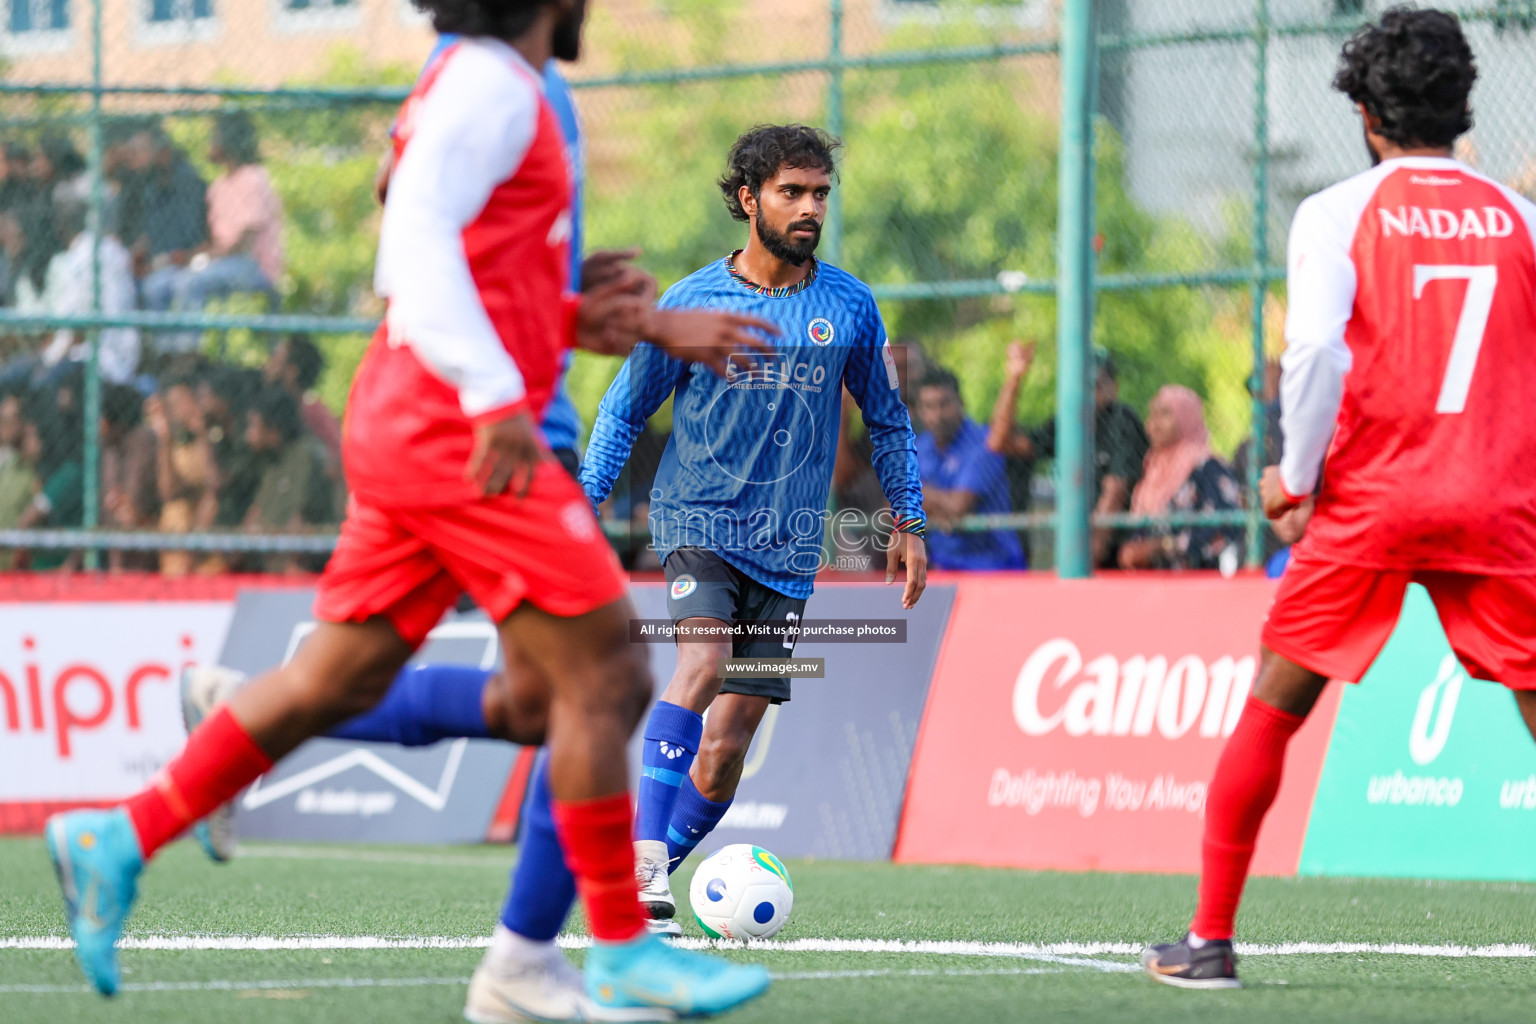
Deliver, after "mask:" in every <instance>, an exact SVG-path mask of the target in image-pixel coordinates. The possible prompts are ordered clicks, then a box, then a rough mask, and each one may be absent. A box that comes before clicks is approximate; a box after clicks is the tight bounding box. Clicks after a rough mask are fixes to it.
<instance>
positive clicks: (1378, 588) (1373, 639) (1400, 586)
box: [1264, 558, 1536, 690]
mask: <svg viewBox="0 0 1536 1024" xmlns="http://www.w3.org/2000/svg"><path fill="white" fill-rule="evenodd" d="M1410 583H1418V584H1422V585H1423V587H1424V589H1425V590H1427V591H1429V596H1430V599H1431V600H1433V601H1434V602H1435V611H1436V612H1437V613H1439V616H1440V624H1441V625H1442V626H1444V627H1445V635H1446V638H1447V639H1449V640H1450V643H1451V649H1452V650H1453V651H1455V652H1456V657H1458V658H1459V659H1461V663H1462V665H1463V666H1465V667H1466V670H1467V672H1468V673H1470V674H1471V675H1472V676H1473V677H1474V678H1476V679H1486V680H1491V681H1495V682H1500V683H1503V684H1504V685H1505V686H1507V687H1509V688H1510V689H1512V690H1536V576H1480V575H1475V574H1473V573H1464V572H1443V571H1439V570H1418V571H1410V570H1400V569H1368V568H1363V567H1361V566H1355V565H1340V564H1338V563H1335V562H1327V561H1318V560H1313V559H1308V558H1296V559H1293V560H1292V562H1291V564H1290V567H1289V568H1288V569H1286V571H1285V575H1284V576H1283V577H1281V580H1280V589H1279V591H1278V592H1277V593H1276V594H1275V603H1274V606H1273V607H1271V608H1270V610H1269V621H1268V622H1266V623H1265V624H1264V646H1265V647H1268V648H1269V649H1270V650H1272V651H1274V652H1275V653H1276V654H1279V655H1281V656H1282V657H1285V658H1288V659H1289V660H1291V661H1294V662H1295V663H1296V664H1298V665H1300V666H1302V667H1303V668H1308V669H1311V670H1312V671H1314V672H1318V673H1321V674H1323V675H1326V676H1329V677H1330V678H1333V679H1345V680H1350V681H1358V680H1359V679H1360V678H1361V677H1362V676H1364V675H1365V673H1366V670H1367V669H1369V668H1370V667H1371V663H1372V662H1374V661H1375V660H1376V656H1377V655H1378V654H1380V653H1381V649H1382V647H1384V646H1385V645H1386V642H1387V638H1388V637H1389V636H1391V635H1392V630H1393V628H1394V627H1396V625H1397V619H1398V615H1399V614H1400V613H1401V612H1402V608H1403V596H1404V593H1405V592H1406V591H1407V589H1408V584H1410Z"/></svg>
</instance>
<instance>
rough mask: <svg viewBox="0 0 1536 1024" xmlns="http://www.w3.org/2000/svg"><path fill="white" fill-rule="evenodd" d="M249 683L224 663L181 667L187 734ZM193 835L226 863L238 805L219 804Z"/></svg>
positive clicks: (231, 850)
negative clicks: (223, 664) (225, 666)
mask: <svg viewBox="0 0 1536 1024" xmlns="http://www.w3.org/2000/svg"><path fill="white" fill-rule="evenodd" d="M243 685H245V673H244V672H236V671H235V670H234V669H232V668H224V667H223V666H222V665H188V666H187V667H186V668H184V669H182V670H181V720H182V722H183V723H184V724H185V725H186V727H187V735H188V736H190V735H192V731H193V730H194V729H196V728H197V727H198V726H199V725H202V724H203V721H204V719H206V718H207V717H208V716H209V715H211V714H213V709H214V708H216V707H218V706H219V705H220V704H223V703H224V702H225V701H227V700H229V698H231V697H233V696H234V695H235V691H236V690H238V689H240V687H241V686H243ZM192 835H193V836H195V837H196V839H197V842H198V844H199V845H200V846H202V848H203V852H204V853H206V854H208V856H209V857H210V858H212V859H213V860H214V861H216V862H218V863H220V864H222V863H224V862H225V861H227V860H229V859H230V858H231V857H233V856H234V855H235V845H236V843H235V808H234V806H233V805H232V804H230V803H227V802H226V803H222V804H220V805H219V806H217V807H215V808H214V809H213V810H212V811H211V812H210V813H209V815H208V817H206V818H204V819H203V820H202V821H200V822H198V823H197V824H196V825H193V826H192Z"/></svg>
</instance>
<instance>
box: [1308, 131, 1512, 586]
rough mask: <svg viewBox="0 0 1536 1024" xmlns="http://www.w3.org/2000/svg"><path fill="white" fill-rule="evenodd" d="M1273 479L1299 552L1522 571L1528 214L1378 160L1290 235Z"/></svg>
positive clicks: (1480, 188) (1484, 190) (1502, 199)
mask: <svg viewBox="0 0 1536 1024" xmlns="http://www.w3.org/2000/svg"><path fill="white" fill-rule="evenodd" d="M1288 302H1289V308H1288V312H1287V318H1286V341H1287V349H1286V353H1285V357H1284V359H1283V360H1282V365H1283V367H1284V375H1283V377H1282V380H1281V404H1282V428H1283V430H1284V435H1285V445H1284V455H1283V457H1282V459H1281V466H1280V475H1281V481H1282V484H1283V486H1284V487H1285V490H1286V492H1287V493H1288V494H1290V495H1291V496H1293V497H1298V498H1299V497H1302V496H1305V495H1307V494H1311V493H1313V492H1314V490H1315V492H1316V495H1317V513H1316V515H1315V516H1314V518H1313V520H1312V522H1311V525H1310V526H1309V527H1308V528H1307V534H1306V537H1305V538H1304V539H1303V540H1302V541H1301V542H1300V545H1299V546H1298V551H1304V552H1305V553H1306V554H1308V555H1310V556H1313V557H1316V558H1321V559H1326V560H1329V561H1334V562H1339V563H1344V564H1349V565H1358V566H1367V567H1374V568H1383V569H1440V570H1449V571H1458V572H1469V573H1483V574H1493V575H1527V574H1536V415H1533V408H1532V406H1533V401H1536V206H1533V205H1532V204H1531V203H1530V202H1528V201H1527V200H1525V199H1524V198H1523V197H1521V196H1519V195H1518V194H1516V193H1515V192H1513V191H1512V190H1510V189H1509V188H1507V187H1505V186H1503V185H1501V184H1499V183H1497V182H1495V181H1492V180H1491V179H1489V178H1486V177H1484V176H1483V175H1481V174H1478V173H1477V172H1475V171H1473V170H1472V169H1471V168H1469V167H1467V166H1466V165H1464V164H1461V163H1459V162H1457V161H1455V160H1450V159H1440V158H1417V157H1415V158H1404V159H1399V160H1391V161H1387V162H1384V163H1382V164H1381V165H1379V166H1377V167H1375V168H1373V169H1372V170H1370V171H1367V172H1366V173H1364V174H1361V175H1357V176H1356V177H1354V178H1350V179H1349V180H1347V181H1344V182H1341V183H1340V184H1338V185H1335V186H1333V187H1332V188H1329V189H1327V190H1325V191H1323V192H1320V193H1318V194H1317V195H1314V196H1312V197H1311V198H1309V199H1307V200H1306V201H1305V202H1304V203H1302V205H1301V207H1300V209H1299V210H1297V213H1296V219H1295V222H1294V224H1293V226H1292V229H1291V239H1290V253H1289V294H1288Z"/></svg>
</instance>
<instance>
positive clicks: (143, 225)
mask: <svg viewBox="0 0 1536 1024" xmlns="http://www.w3.org/2000/svg"><path fill="white" fill-rule="evenodd" d="M258 143H259V140H258V138H257V133H256V127H255V124H254V122H253V121H252V120H251V118H250V115H249V114H246V113H244V112H243V111H227V112H224V113H221V114H219V115H218V117H217V118H215V120H214V122H213V131H212V134H211V142H210V145H209V147H208V151H207V153H206V154H203V155H204V156H205V157H206V163H207V166H209V167H211V168H213V169H214V170H215V172H216V173H215V174H214V175H213V180H212V181H211V182H205V180H204V178H203V175H202V174H201V173H200V172H199V171H198V169H197V167H196V166H195V165H194V163H193V161H192V160H191V159H190V158H189V156H188V154H187V153H186V152H185V151H184V150H183V149H182V148H181V147H179V146H178V145H177V144H176V143H175V141H174V140H173V139H172V138H171V137H170V135H169V134H167V132H166V130H165V128H164V126H163V125H162V124H161V122H160V121H158V120H156V119H153V118H147V119H119V120H114V121H112V122H111V123H110V124H109V126H108V130H107V133H106V137H105V138H104V140H103V164H102V172H103V188H104V195H103V197H102V200H103V202H102V206H101V209H102V216H101V217H100V220H101V222H102V223H100V224H99V225H97V224H93V223H92V217H91V216H90V211H91V209H92V207H93V202H92V200H93V196H92V186H91V178H90V176H89V175H88V174H87V173H86V162H85V160H84V158H83V157H82V156H81V155H80V152H79V150H78V149H76V148H75V145H74V143H73V141H71V140H70V139H69V138H68V137H67V136H62V135H45V136H43V137H42V138H41V139H40V140H39V141H38V142H37V143H36V144H35V145H33V146H26V145H22V144H19V143H11V144H9V145H6V146H4V147H0V306H5V307H9V308H11V309H13V310H15V311H16V312H18V313H22V314H29V315H35V316H39V317H49V318H54V317H71V316H79V315H83V314H87V313H90V312H91V311H92V308H93V296H95V295H96V294H97V289H99V299H100V305H99V309H100V310H101V312H103V313H106V314H112V315H117V314H124V313H130V312H133V311H135V310H144V311H150V312H184V313H197V312H202V311H204V310H206V309H207V308H208V306H209V304H210V303H211V302H213V301H214V300H218V299H226V298H228V297H230V296H233V295H236V294H244V295H249V296H251V297H252V299H253V301H255V302H257V303H259V304H260V307H261V308H266V309H275V307H276V300H277V285H278V283H279V281H280V279H281V277H282V274H283V232H282V224H283V208H282V203H281V201H280V200H279V198H278V195H277V192H276V191H275V189H274V188H273V186H272V180H271V177H270V175H269V174H268V173H267V169H266V168H265V167H264V166H262V163H261V157H260V152H259V144H258ZM198 338H199V334H198V332H195V331H186V330H165V331H154V332H149V333H147V334H146V333H145V332H141V331H139V330H138V329H136V328H134V327H128V326H113V327H108V328H106V329H104V330H102V332H101V336H100V345H99V353H100V354H99V365H100V369H101V376H102V379H104V380H107V381H110V382H112V383H114V384H125V385H131V384H133V383H134V381H135V379H136V378H137V377H138V376H139V375H140V374H145V373H147V374H150V375H154V374H156V373H157V372H158V371H159V370H160V369H161V367H162V366H163V364H164V363H165V362H166V360H168V359H169V358H171V357H174V356H177V355H185V354H187V353H190V352H192V351H194V350H195V349H196V347H197V342H198ZM85 355H86V350H85V345H84V344H83V341H82V335H81V332H79V331H75V330H70V329H60V330H57V331H54V332H52V333H50V334H47V335H44V336H36V335H33V334H27V333H24V332H23V333H19V334H14V335H11V336H8V337H7V338H5V339H4V343H3V350H0V357H3V359H4V369H3V371H0V372H3V377H4V379H5V380H7V381H11V380H15V379H18V378H27V379H30V380H31V381H32V382H33V383H38V382H40V381H42V380H50V379H53V377H52V376H51V375H52V374H57V373H60V372H62V371H63V370H65V369H66V368H67V364H69V363H72V362H75V363H78V362H80V361H82V360H83V359H84V358H85Z"/></svg>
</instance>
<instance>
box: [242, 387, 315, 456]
mask: <svg viewBox="0 0 1536 1024" xmlns="http://www.w3.org/2000/svg"><path fill="white" fill-rule="evenodd" d="M249 413H255V414H256V415H257V416H260V417H261V422H262V423H263V424H264V425H265V426H266V428H267V429H268V430H275V431H277V435H278V436H279V437H281V438H282V439H283V441H282V443H283V444H292V443H293V442H294V441H297V440H298V439H299V438H300V437H303V436H304V417H303V414H302V413H301V412H300V411H299V401H298V399H296V398H294V397H293V396H292V395H290V394H289V393H288V392H286V391H284V390H283V389H282V388H280V387H267V388H262V389H261V392H260V393H259V394H257V396H256V400H255V401H254V402H252V403H251V407H250V409H248V410H247V414H249Z"/></svg>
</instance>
